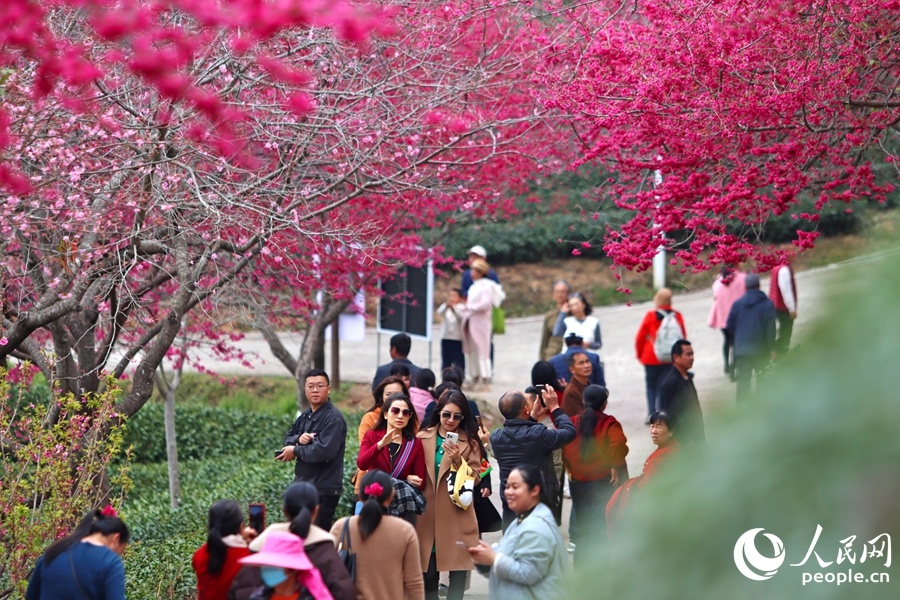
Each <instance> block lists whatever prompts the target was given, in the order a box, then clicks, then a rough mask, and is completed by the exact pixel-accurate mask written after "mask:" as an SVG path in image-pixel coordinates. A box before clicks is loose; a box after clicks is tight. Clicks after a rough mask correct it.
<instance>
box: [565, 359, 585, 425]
mask: <svg viewBox="0 0 900 600" xmlns="http://www.w3.org/2000/svg"><path fill="white" fill-rule="evenodd" d="M568 367H569V373H570V374H571V379H570V380H569V385H567V386H566V389H565V391H564V392H563V399H562V404H561V406H562V409H563V410H564V411H565V413H566V414H567V415H569V417H574V416H575V415H580V414H581V413H582V412H584V400H583V399H582V396H583V395H584V388H586V387H587V386H588V384H589V383H590V378H591V371H592V370H593V367H592V366H591V361H590V359H589V358H588V353H587V352H585V351H584V350H576V351H575V352H573V353H571V354H570V355H569V360H568Z"/></svg>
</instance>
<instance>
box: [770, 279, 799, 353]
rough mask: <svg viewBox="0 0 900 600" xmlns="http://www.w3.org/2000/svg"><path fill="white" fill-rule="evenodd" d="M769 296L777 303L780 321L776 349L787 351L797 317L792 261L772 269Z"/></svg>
mask: <svg viewBox="0 0 900 600" xmlns="http://www.w3.org/2000/svg"><path fill="white" fill-rule="evenodd" d="M769 298H771V299H772V303H773V304H774V305H775V320H776V321H778V336H777V337H776V338H775V350H776V351H777V352H779V353H785V352H787V351H788V350H789V349H790V347H791V333H793V331H794V319H796V318H797V284H796V283H795V282H794V271H793V269H791V263H790V262H785V263H784V264H781V265H778V266H777V267H775V268H774V269H772V275H771V279H770V281H769Z"/></svg>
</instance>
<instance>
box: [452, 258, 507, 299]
mask: <svg viewBox="0 0 900 600" xmlns="http://www.w3.org/2000/svg"><path fill="white" fill-rule="evenodd" d="M477 258H480V259H481V260H483V261H487V250H485V249H484V246H472V247H471V248H469V259H468V260H469V268H468V269H466V270H465V271H463V274H462V285H461V286H460V289H461V290H462V295H463V296H464V297H465V296H468V295H469V288H470V287H472V263H473V262H475V259H477ZM487 278H488V279H490V280H491V281H496V282H497V283H500V278H499V277H497V273H495V272H494V269H488V272H487Z"/></svg>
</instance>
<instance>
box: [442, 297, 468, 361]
mask: <svg viewBox="0 0 900 600" xmlns="http://www.w3.org/2000/svg"><path fill="white" fill-rule="evenodd" d="M437 312H438V314H439V315H441V318H442V322H441V371H443V370H444V369H446V368H447V367H456V368H457V369H459V370H460V372H461V373H462V374H463V376H464V377H465V374H466V355H465V353H464V352H463V344H462V337H463V332H462V324H463V321H464V320H465V318H466V315H468V314H469V313H468V310H467V309H466V303H465V301H464V300H463V297H462V291H461V290H460V289H459V288H454V289H452V290H450V293H449V294H447V301H446V302H444V303H443V304H441V305H440V306H438V309H437Z"/></svg>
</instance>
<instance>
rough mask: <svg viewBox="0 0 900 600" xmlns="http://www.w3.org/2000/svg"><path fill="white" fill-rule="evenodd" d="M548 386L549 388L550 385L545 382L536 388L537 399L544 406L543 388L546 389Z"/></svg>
mask: <svg viewBox="0 0 900 600" xmlns="http://www.w3.org/2000/svg"><path fill="white" fill-rule="evenodd" d="M548 388H550V386H549V385H547V384H546V383H545V384H544V385H542V386H540V387H539V388H538V389H537V390H538V400H540V401H541V406H543V407H544V408H547V403H546V402H544V390H546V389H548Z"/></svg>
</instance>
